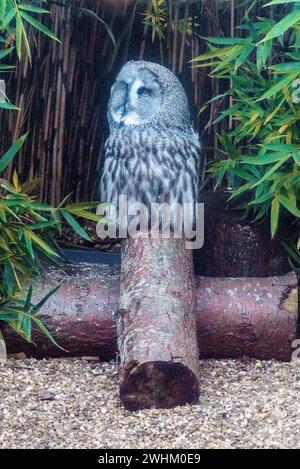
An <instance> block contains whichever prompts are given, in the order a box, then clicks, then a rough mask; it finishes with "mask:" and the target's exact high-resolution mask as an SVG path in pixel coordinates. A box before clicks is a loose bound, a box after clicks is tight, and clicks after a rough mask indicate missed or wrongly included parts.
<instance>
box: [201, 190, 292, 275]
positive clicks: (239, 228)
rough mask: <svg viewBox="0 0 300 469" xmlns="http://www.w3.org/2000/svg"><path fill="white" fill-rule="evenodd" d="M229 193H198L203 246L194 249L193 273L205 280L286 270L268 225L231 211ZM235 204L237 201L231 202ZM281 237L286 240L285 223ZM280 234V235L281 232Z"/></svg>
mask: <svg viewBox="0 0 300 469" xmlns="http://www.w3.org/2000/svg"><path fill="white" fill-rule="evenodd" d="M228 198H229V194H228V193H226V192H223V191H217V192H212V191H202V192H201V193H200V201H201V202H202V203H204V213H205V224H204V246H203V248H202V249H199V250H195V252H194V262H195V272H196V274H198V275H203V276H206V277H268V276H271V275H283V274H285V273H288V272H289V271H290V265H289V263H288V259H287V253H286V251H285V249H284V247H283V246H282V244H281V242H280V239H279V238H278V239H277V238H275V239H271V237H270V226H269V225H270V222H269V220H265V221H264V222H262V223H253V222H252V221H251V220H249V219H245V216H244V215H245V213H244V211H243V210H236V209H235V210H233V209H232V207H233V206H234V205H233V203H232V202H231V204H230V203H228ZM234 204H235V205H237V202H234ZM286 226H287V228H285V233H284V236H283V237H284V238H288V237H289V235H290V234H291V233H289V231H291V230H289V228H288V227H289V223H286ZM281 234H282V235H283V233H281Z"/></svg>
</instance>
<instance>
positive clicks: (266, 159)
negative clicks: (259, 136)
mask: <svg viewBox="0 0 300 469" xmlns="http://www.w3.org/2000/svg"><path fill="white" fill-rule="evenodd" d="M291 156H292V155H287V152H286V151H284V152H281V151H277V152H273V153H264V154H263V155H261V156H250V157H249V156H248V157H246V158H243V159H241V163H244V164H255V165H259V166H261V165H266V164H271V163H275V162H276V161H281V160H282V159H285V161H286V158H287V157H288V158H289V157H291Z"/></svg>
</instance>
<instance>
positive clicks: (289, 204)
mask: <svg viewBox="0 0 300 469" xmlns="http://www.w3.org/2000/svg"><path fill="white" fill-rule="evenodd" d="M279 201H280V203H281V205H283V206H284V207H285V208H286V209H287V210H288V211H289V212H290V213H292V214H293V215H294V216H295V217H297V218H300V210H299V209H298V207H297V205H296V200H295V199H294V198H288V197H286V196H285V195H280V196H279Z"/></svg>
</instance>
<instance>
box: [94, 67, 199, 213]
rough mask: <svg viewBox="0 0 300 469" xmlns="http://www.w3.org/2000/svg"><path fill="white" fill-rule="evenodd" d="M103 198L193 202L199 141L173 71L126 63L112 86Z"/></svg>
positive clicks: (108, 200)
mask: <svg viewBox="0 0 300 469" xmlns="http://www.w3.org/2000/svg"><path fill="white" fill-rule="evenodd" d="M108 120H109V126H110V135H109V137H108V140H107V142H106V145H105V162H104V168H103V174H102V178H101V182H100V193H101V200H103V201H105V202H113V203H115V204H117V202H118V196H119V195H127V197H128V204H130V203H134V202H143V203H144V204H146V205H147V206H149V204H151V203H153V202H158V203H162V202H167V203H169V204H172V203H174V202H179V203H185V202H193V203H195V202H196V201H197V186H198V163H199V150H200V144H199V139H198V135H197V134H196V133H195V132H194V131H193V129H192V127H191V125H190V113H189V108H188V101H187V97H186V94H185V92H184V89H183V87H182V85H181V83H180V82H179V80H178V79H177V78H176V77H175V75H174V74H173V73H172V72H171V71H169V70H168V69H166V68H165V67H162V66H161V65H158V64H156V63H152V62H146V61H136V62H135V61H131V62H128V63H126V64H125V65H124V67H123V68H122V70H121V72H120V73H119V75H118V76H117V79H116V82H115V84H114V85H113V87H112V90H111V97H110V101H109V106H108Z"/></svg>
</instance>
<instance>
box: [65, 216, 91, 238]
mask: <svg viewBox="0 0 300 469" xmlns="http://www.w3.org/2000/svg"><path fill="white" fill-rule="evenodd" d="M61 213H62V215H63V217H64V218H65V219H66V220H67V222H68V223H69V225H70V226H71V227H72V228H73V230H74V231H75V232H76V233H77V234H78V235H79V236H81V237H82V238H84V239H86V240H87V241H91V238H90V237H89V235H88V234H87V233H86V231H85V230H84V229H83V228H82V227H81V226H80V225H79V223H78V222H77V221H76V220H75V218H74V217H73V216H72V215H71V214H70V213H69V212H67V211H66V210H65V209H61Z"/></svg>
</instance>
